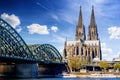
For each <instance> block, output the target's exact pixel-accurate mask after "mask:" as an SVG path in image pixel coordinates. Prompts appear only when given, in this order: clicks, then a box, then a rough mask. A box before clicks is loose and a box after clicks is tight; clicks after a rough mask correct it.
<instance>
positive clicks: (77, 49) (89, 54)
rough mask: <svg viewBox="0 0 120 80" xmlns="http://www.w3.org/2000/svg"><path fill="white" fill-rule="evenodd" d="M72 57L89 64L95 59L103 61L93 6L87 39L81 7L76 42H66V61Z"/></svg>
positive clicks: (64, 51) (64, 53)
mask: <svg viewBox="0 0 120 80" xmlns="http://www.w3.org/2000/svg"><path fill="white" fill-rule="evenodd" d="M72 56H77V57H79V58H80V59H81V60H86V61H87V64H92V62H93V59H94V58H99V59H100V60H101V59H102V55H101V44H100V40H99V38H98V31H97V25H96V22H95V15H94V7H93V6H92V13H91V19H90V25H89V28H88V36H87V39H86V35H85V26H84V23H83V18H82V9H81V7H80V13H79V18H78V24H77V27H76V34H75V40H67V39H66V41H65V44H64V50H63V57H64V59H69V58H71V57H72Z"/></svg>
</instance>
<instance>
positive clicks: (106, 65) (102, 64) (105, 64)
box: [99, 61, 109, 69]
mask: <svg viewBox="0 0 120 80" xmlns="http://www.w3.org/2000/svg"><path fill="white" fill-rule="evenodd" d="M99 66H100V68H102V69H107V68H108V67H109V64H108V63H107V61H100V62H99Z"/></svg>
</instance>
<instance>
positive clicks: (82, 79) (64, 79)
mask: <svg viewBox="0 0 120 80" xmlns="http://www.w3.org/2000/svg"><path fill="white" fill-rule="evenodd" d="M0 80H120V78H39V79H7V78H6V79H4V78H0Z"/></svg>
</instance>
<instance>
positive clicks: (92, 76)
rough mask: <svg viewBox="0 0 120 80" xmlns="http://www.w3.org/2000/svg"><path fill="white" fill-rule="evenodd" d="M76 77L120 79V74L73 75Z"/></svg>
mask: <svg viewBox="0 0 120 80" xmlns="http://www.w3.org/2000/svg"><path fill="white" fill-rule="evenodd" d="M71 74H74V75H75V76H76V78H120V74H112V73H110V74H105V73H104V74H99V73H91V74H90V73H71Z"/></svg>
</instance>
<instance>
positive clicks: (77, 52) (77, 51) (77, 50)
mask: <svg viewBox="0 0 120 80" xmlns="http://www.w3.org/2000/svg"><path fill="white" fill-rule="evenodd" d="M76 55H79V48H78V46H77V48H76Z"/></svg>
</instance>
